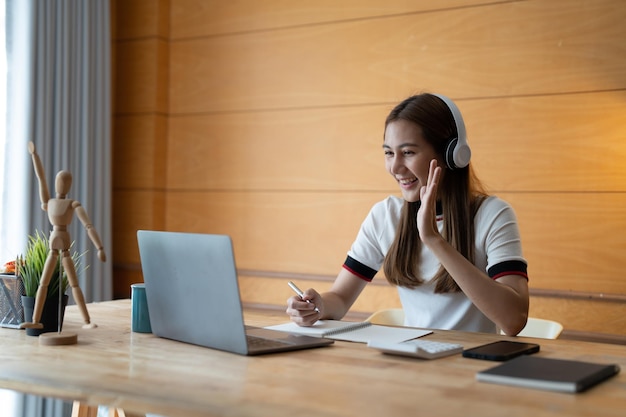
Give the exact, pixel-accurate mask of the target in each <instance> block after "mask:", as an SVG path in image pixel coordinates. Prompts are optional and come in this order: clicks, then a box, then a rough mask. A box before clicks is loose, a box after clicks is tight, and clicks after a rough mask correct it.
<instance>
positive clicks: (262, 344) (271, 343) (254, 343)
mask: <svg viewBox="0 0 626 417" xmlns="http://www.w3.org/2000/svg"><path fill="white" fill-rule="evenodd" d="M246 339H248V348H254V349H259V348H273V347H281V346H285V345H291V343H288V342H283V341H281V340H274V339H265V338H263V337H256V336H250V335H246Z"/></svg>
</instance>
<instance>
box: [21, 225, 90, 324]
mask: <svg viewBox="0 0 626 417" xmlns="http://www.w3.org/2000/svg"><path fill="white" fill-rule="evenodd" d="M72 245H73V243H72ZM49 254H50V243H49V241H48V238H47V237H46V236H45V235H43V233H40V232H39V231H37V232H36V233H35V234H34V235H31V236H29V237H28V245H27V247H26V253H25V254H24V255H23V256H20V257H18V259H17V261H16V272H17V275H18V276H19V277H20V279H21V280H22V282H23V284H24V294H23V296H22V306H23V308H24V321H26V322H30V321H32V318H33V309H34V306H35V297H36V295H37V290H38V288H39V284H40V282H41V277H42V275H43V270H44V265H45V263H46V260H47V258H48V256H49ZM81 256H82V255H78V254H77V253H76V252H73V253H72V259H73V260H74V264H75V265H76V266H77V269H78V267H79V265H80V258H81ZM60 259H61V257H59V260H58V261H57V263H56V265H55V268H54V272H53V273H52V276H51V277H50V282H49V284H48V291H47V293H46V294H47V295H46V302H45V303H44V307H43V310H42V313H41V318H40V320H39V322H40V323H41V324H43V329H26V333H27V334H28V335H32V336H38V335H39V334H41V333H44V332H51V331H57V330H59V329H60V326H59V321H58V319H59V289H60V291H61V301H62V302H61V316H60V317H61V323H60V324H61V326H62V325H63V315H64V312H65V307H66V305H67V301H68V296H67V294H66V293H65V292H66V291H67V287H68V280H67V274H66V273H65V271H63V276H62V277H61V279H60V280H59V271H60V263H61V262H60Z"/></svg>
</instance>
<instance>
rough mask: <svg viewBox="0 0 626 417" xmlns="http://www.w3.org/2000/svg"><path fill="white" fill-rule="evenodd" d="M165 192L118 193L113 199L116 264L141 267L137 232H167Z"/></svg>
mask: <svg viewBox="0 0 626 417" xmlns="http://www.w3.org/2000/svg"><path fill="white" fill-rule="evenodd" d="M164 213H165V193H164V192H163V191H150V190H148V191H140V190H137V191H135V190H130V191H122V190H118V191H115V192H114V195H113V234H114V236H115V246H114V247H113V259H114V260H115V263H116V264H129V263H130V264H133V263H134V264H138V263H139V250H138V249H137V230H139V229H156V230H162V229H164V228H165V221H164V219H165V214H164Z"/></svg>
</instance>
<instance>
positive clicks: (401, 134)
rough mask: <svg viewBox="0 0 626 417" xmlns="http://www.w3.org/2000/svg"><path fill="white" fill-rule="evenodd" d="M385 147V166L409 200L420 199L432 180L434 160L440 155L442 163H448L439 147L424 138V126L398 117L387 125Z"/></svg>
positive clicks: (440, 162) (404, 196)
mask: <svg viewBox="0 0 626 417" xmlns="http://www.w3.org/2000/svg"><path fill="white" fill-rule="evenodd" d="M383 150H384V151H385V167H386V168H387V171H388V172H389V173H390V174H391V175H392V176H393V177H394V178H395V180H396V181H397V183H398V185H399V186H400V190H401V191H402V197H403V198H404V199H405V200H406V201H409V202H415V201H419V199H420V188H421V187H423V186H425V185H426V183H427V180H428V167H429V165H430V161H432V160H433V159H436V160H437V163H438V165H439V166H442V167H443V166H445V165H444V164H443V161H442V160H441V158H440V157H439V156H438V155H437V153H436V152H435V149H434V148H433V147H432V146H431V145H430V144H429V143H428V142H427V141H426V139H424V137H423V135H422V128H421V127H420V126H418V125H417V124H415V123H412V122H409V121H406V120H402V119H400V120H396V121H393V122H391V123H389V124H388V125H387V128H386V129H385V140H384V143H383ZM442 174H443V173H442Z"/></svg>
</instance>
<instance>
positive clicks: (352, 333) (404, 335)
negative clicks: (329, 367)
mask: <svg viewBox="0 0 626 417" xmlns="http://www.w3.org/2000/svg"><path fill="white" fill-rule="evenodd" d="M266 329H270V330H278V331H281V332H288V333H296V334H303V335H307V336H316V337H326V338H329V339H334V340H343V341H348V342H358V343H368V342H371V341H380V342H387V343H400V342H404V341H407V340H411V339H415V338H418V337H422V336H425V335H427V334H430V333H432V331H430V330H423V329H415V328H412V327H391V326H381V325H378V324H372V323H370V322H369V321H359V322H351V321H342V320H318V321H317V322H315V324H313V326H310V327H302V326H298V325H297V324H295V323H294V322H289V323H284V324H278V325H275V326H268V327H266Z"/></svg>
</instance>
